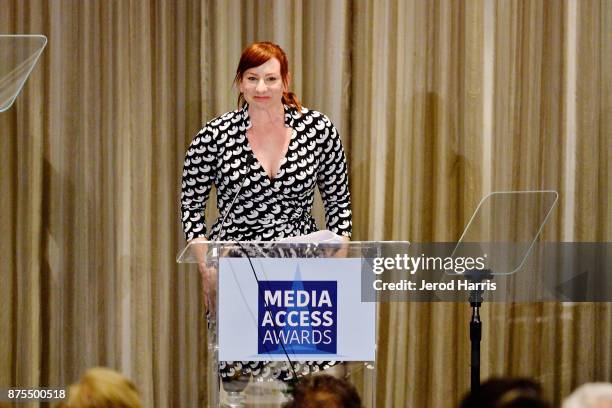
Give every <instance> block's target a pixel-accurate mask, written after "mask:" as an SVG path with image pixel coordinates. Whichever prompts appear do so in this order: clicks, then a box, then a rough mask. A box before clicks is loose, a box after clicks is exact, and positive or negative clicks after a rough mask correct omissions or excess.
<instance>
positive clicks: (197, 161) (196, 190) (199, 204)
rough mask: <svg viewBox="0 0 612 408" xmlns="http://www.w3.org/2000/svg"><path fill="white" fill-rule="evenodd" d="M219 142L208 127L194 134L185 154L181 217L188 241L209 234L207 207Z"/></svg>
mask: <svg viewBox="0 0 612 408" xmlns="http://www.w3.org/2000/svg"><path fill="white" fill-rule="evenodd" d="M216 157H217V146H216V144H215V141H214V140H213V137H212V133H211V132H210V131H209V129H208V127H204V128H203V129H202V130H201V131H200V132H198V134H197V135H196V136H195V137H194V138H193V141H192V142H191V145H190V146H189V148H188V149H187V153H186V154H185V163H184V165H183V179H182V183H181V221H182V223H183V231H184V232H185V238H186V239H187V241H191V240H192V239H194V238H199V237H205V236H206V220H205V218H204V211H205V210H206V201H207V200H208V196H209V195H210V191H211V189H212V185H213V181H214V177H215V174H216Z"/></svg>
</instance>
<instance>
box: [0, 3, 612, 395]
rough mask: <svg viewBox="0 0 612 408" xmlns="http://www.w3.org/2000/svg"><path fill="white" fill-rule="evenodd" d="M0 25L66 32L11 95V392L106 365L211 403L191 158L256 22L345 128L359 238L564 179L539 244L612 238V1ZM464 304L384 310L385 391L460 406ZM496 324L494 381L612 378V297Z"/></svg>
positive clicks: (495, 319)
mask: <svg viewBox="0 0 612 408" xmlns="http://www.w3.org/2000/svg"><path fill="white" fill-rule="evenodd" d="M0 33H2V34H15V33H37V34H45V35H46V36H47V37H48V38H49V43H48V46H47V48H46V49H45V51H44V53H43V55H42V57H41V60H40V61H39V64H38V66H37V68H36V69H35V70H34V71H33V73H32V76H31V77H30V79H29V80H28V83H27V84H26V86H25V88H24V90H23V93H22V94H21V95H20V96H19V98H18V99H17V101H16V103H15V106H13V107H12V108H11V109H10V110H9V111H7V112H5V113H0V169H1V170H0V194H1V197H0V231H1V234H0V308H1V309H0V332H1V333H2V334H1V335H0V387H3V386H9V385H20V386H24V387H25V386H28V387H33V386H41V385H50V386H65V385H67V384H69V383H71V382H73V381H75V380H76V379H77V378H78V377H79V375H80V374H81V373H82V372H83V371H84V370H85V369H86V368H87V367H90V366H94V365H104V366H110V367H114V368H116V369H118V370H120V371H122V372H124V373H125V374H126V375H128V376H129V377H131V378H132V379H134V381H135V382H136V383H137V385H138V387H139V388H140V390H141V391H142V394H143V397H144V400H145V404H146V406H147V407H195V406H200V405H201V402H202V401H203V400H204V397H205V394H206V378H207V375H209V373H207V372H206V370H205V362H206V347H205V345H206V329H205V324H204V319H203V316H202V313H203V311H202V307H201V298H200V293H199V285H200V282H199V279H198V274H197V272H196V270H195V268H193V267H185V266H178V265H177V264H176V263H175V256H176V254H177V252H178V251H179V249H180V248H181V247H182V246H183V245H184V240H183V237H182V232H181V229H180V224H179V214H178V197H179V189H180V174H181V168H182V160H183V155H184V152H185V149H186V146H187V145H188V143H189V142H190V140H191V138H192V137H193V135H194V134H195V132H197V130H198V129H199V128H200V127H201V126H202V124H203V123H205V122H206V121H207V120H208V119H210V118H212V117H213V116H215V115H217V114H220V113H222V112H224V111H227V110H230V109H233V108H234V107H235V103H236V94H235V92H234V90H233V89H232V86H231V82H232V79H233V72H234V70H235V66H236V64H237V60H238V57H239V55H240V52H241V50H242V49H243V48H244V47H245V46H246V45H247V44H249V43H251V42H253V41H257V40H271V41H275V42H278V43H279V44H280V45H281V46H282V47H283V48H285V50H286V51H287V54H288V56H289V58H290V60H291V69H292V73H293V89H294V90H295V91H296V93H297V94H298V95H299V96H300V97H301V99H302V101H303V102H304V104H305V105H306V106H308V107H312V108H315V109H317V110H320V111H323V112H325V113H326V114H327V115H328V116H329V117H330V118H331V119H332V121H333V122H334V123H335V124H336V126H337V127H338V129H339V131H340V133H341V135H342V137H343V140H344V144H345V149H346V151H347V155H348V159H349V167H350V181H351V191H352V197H353V209H354V226H355V229H354V233H355V235H354V237H355V239H360V240H379V239H385V240H391V239H409V240H411V241H415V242H419V241H420V242H427V241H453V240H456V239H458V237H459V235H460V232H461V230H462V228H463V227H464V226H465V224H466V223H467V221H468V219H469V216H470V215H471V213H472V212H473V211H474V209H475V208H476V206H477V204H478V202H479V201H480V199H481V198H482V197H483V196H484V195H485V194H487V193H489V192H491V191H495V190H510V189H521V190H526V189H555V190H558V191H559V194H560V202H559V205H558V207H557V208H556V209H555V212H554V213H553V217H552V219H551V220H550V221H549V223H548V225H547V226H546V228H545V230H544V233H543V237H542V239H544V240H548V241H597V242H610V241H612V217H611V214H612V208H611V206H612V204H611V203H612V192H611V183H612V174H611V173H612V168H611V166H610V165H609V162H610V161H611V160H610V159H612V57H611V56H612V1H610V0H564V1H542V0H540V1H502V0H500V1H493V0H491V1H487V0H480V1H478V0H474V1H451V0H435V1H421V0H412V1H402V0H386V1H379V0H354V1H349V0H345V1H323V0H320V1H306V0H304V1H282V0H276V1H239V0H230V1H201V2H198V1H178V2H176V1H144V0H134V1H128V0H124V1H119V0H117V1H106V0H104V1H103V0H100V1H92V0H85V1H77V0H70V1H69V0H53V1H47V0H39V1H35V0H28V1H22V0H0ZM211 207H212V206H211ZM321 214H322V212H321V209H320V208H318V209H317V215H318V217H319V218H321ZM210 216H214V211H211V214H210ZM468 320H469V310H468V307H467V305H461V304H415V303H393V304H382V305H381V307H380V321H379V323H380V331H379V347H378V377H377V403H376V406H379V407H397V406H405V407H417V406H419V407H424V406H427V407H452V406H455V404H456V402H457V401H458V399H459V398H460V396H461V395H463V393H464V392H465V391H466V390H467V389H468V387H469V368H468V365H467V363H468V356H469V344H468V341H469V336H468V333H467V330H466V329H467V322H468ZM483 320H484V322H485V329H484V339H483V376H484V377H488V376H490V375H527V376H532V377H535V378H536V379H538V380H539V381H541V382H542V383H543V385H544V387H545V391H546V394H547V396H548V397H549V398H550V399H551V400H552V401H554V403H555V404H558V403H559V402H560V400H561V399H562V398H563V397H564V396H566V395H567V394H568V393H569V392H570V391H571V390H572V389H573V388H574V387H575V386H576V385H578V384H580V383H583V382H586V381H593V380H598V381H611V380H612V347H610V344H612V307H611V305H610V304H568V303H564V304H561V303H547V304H496V305H485V307H484V308H483ZM32 406H36V405H34V404H33V405H32Z"/></svg>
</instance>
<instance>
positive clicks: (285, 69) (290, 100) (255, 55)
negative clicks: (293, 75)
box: [234, 41, 302, 112]
mask: <svg viewBox="0 0 612 408" xmlns="http://www.w3.org/2000/svg"><path fill="white" fill-rule="evenodd" d="M271 58H276V59H277V60H278V62H280V69H281V79H282V81H283V85H284V87H285V89H289V61H288V60H287V55H285V51H283V49H282V48H281V47H279V46H278V45H277V44H274V43H271V42H267V41H266V42H256V43H253V44H251V45H249V46H248V47H247V48H245V49H244V51H242V55H241V56H240V62H238V68H236V77H235V78H234V84H236V85H237V84H239V83H240V81H242V76H243V75H244V73H245V72H246V71H247V69H251V68H255V67H258V66H260V65H261V64H263V63H265V62H267V61H268V60H269V59H271ZM282 102H283V103H284V104H285V105H289V106H293V107H294V108H296V109H297V110H298V112H300V111H301V110H302V104H301V103H300V101H299V100H298V98H297V96H296V95H295V94H294V93H293V92H290V91H287V92H283V97H282ZM245 103H246V101H245V100H244V95H243V94H242V92H240V95H238V107H240V108H241V107H243V106H244V104H245Z"/></svg>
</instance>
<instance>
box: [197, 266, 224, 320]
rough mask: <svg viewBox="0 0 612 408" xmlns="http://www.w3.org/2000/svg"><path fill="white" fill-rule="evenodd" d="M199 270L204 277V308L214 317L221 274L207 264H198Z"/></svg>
mask: <svg viewBox="0 0 612 408" xmlns="http://www.w3.org/2000/svg"><path fill="white" fill-rule="evenodd" d="M198 269H199V270H200V275H201V276H202V294H203V296H204V308H205V310H206V311H207V312H208V313H210V314H211V315H212V317H214V315H215V313H216V312H217V308H216V304H217V282H218V279H219V274H218V271H217V268H216V267H215V266H213V265H210V264H207V263H206V262H200V263H198Z"/></svg>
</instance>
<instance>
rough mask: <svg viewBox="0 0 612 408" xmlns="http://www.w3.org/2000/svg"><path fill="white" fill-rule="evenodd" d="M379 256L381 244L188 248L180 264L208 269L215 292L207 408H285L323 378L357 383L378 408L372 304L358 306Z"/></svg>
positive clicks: (222, 244)
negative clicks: (312, 378)
mask: <svg viewBox="0 0 612 408" xmlns="http://www.w3.org/2000/svg"><path fill="white" fill-rule="evenodd" d="M406 244H407V243H406ZM380 249H381V243H377V242H346V243H338V242H336V243H296V242H291V243H287V242H240V243H236V242H197V243H196V242H191V243H190V244H189V245H187V247H186V248H185V249H184V250H183V251H182V252H181V253H180V254H179V256H178V257H177V262H179V263H196V264H203V265H205V268H206V270H207V271H208V272H209V279H210V280H209V282H210V287H211V288H214V290H213V291H211V293H210V296H209V303H208V304H209V312H208V317H207V318H208V329H209V332H208V351H209V353H208V370H207V373H208V384H207V390H208V391H207V393H208V395H207V405H208V406H209V407H217V406H221V407H249V406H258V407H264V406H265V407H281V406H283V404H284V403H286V402H288V401H289V400H290V399H291V391H292V387H293V386H294V385H295V383H296V381H297V380H299V379H300V378H302V377H304V376H308V375H317V373H321V372H325V373H328V374H330V375H333V376H335V377H341V378H345V379H347V380H348V381H349V382H351V383H353V384H354V385H355V386H356V388H357V390H358V392H359V394H360V395H361V397H362V401H363V404H364V406H366V407H374V406H375V397H376V396H375V384H376V361H375V359H376V358H375V356H376V343H377V338H376V336H377V334H376V332H377V330H376V312H377V311H376V306H377V303H376V302H372V301H369V302H365V301H363V299H362V294H361V285H362V283H363V280H362V276H363V274H369V273H371V272H370V271H371V269H368V268H369V265H370V263H369V262H368V261H367V260H368V259H372V258H374V257H376V256H377V254H379V253H380ZM328 289H329V290H328ZM326 318H327V320H326ZM298 331H299V333H298ZM296 333H297V335H296ZM332 346H335V347H336V348H329V347H332Z"/></svg>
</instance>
